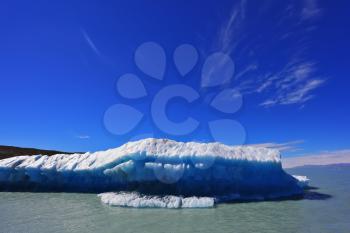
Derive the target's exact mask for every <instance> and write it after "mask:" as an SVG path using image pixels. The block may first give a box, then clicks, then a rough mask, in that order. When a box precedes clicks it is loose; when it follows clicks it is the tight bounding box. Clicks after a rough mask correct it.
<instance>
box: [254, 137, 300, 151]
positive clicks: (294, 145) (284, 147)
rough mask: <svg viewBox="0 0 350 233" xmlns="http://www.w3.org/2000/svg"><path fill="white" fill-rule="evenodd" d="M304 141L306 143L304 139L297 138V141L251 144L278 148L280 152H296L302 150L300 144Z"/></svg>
mask: <svg viewBox="0 0 350 233" xmlns="http://www.w3.org/2000/svg"><path fill="white" fill-rule="evenodd" d="M303 143H304V140H295V141H290V142H284V143H275V142H268V143H260V144H250V145H249V146H254V147H263V148H270V149H276V150H278V151H280V152H296V151H300V150H302V149H301V148H300V147H298V145H300V144H303Z"/></svg>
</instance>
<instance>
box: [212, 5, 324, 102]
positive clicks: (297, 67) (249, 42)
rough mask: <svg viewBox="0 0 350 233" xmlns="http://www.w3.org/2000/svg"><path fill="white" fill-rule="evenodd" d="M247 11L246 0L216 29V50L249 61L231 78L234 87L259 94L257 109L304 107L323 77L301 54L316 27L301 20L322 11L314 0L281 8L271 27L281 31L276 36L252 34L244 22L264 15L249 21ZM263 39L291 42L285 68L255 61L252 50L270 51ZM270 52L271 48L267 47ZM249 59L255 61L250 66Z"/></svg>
mask: <svg viewBox="0 0 350 233" xmlns="http://www.w3.org/2000/svg"><path fill="white" fill-rule="evenodd" d="M263 5H264V6H265V8H266V9H265V11H264V14H266V15H268V14H270V13H271V12H268V10H267V9H269V10H271V8H270V7H268V6H267V5H269V4H265V3H263ZM248 10H249V9H248V4H247V1H246V0H242V1H240V2H238V3H237V4H235V5H234V8H233V10H232V11H231V13H230V15H229V17H228V18H227V21H226V22H225V23H224V24H223V25H222V27H221V28H220V29H219V36H218V40H217V46H216V47H217V48H218V49H219V50H221V51H223V52H225V53H227V54H232V55H234V56H233V57H234V59H235V61H237V60H245V61H246V60H248V62H249V63H248V64H240V67H236V75H235V77H234V78H235V82H236V88H237V89H238V90H239V91H241V93H242V94H245V95H248V94H256V95H260V96H261V98H262V100H261V103H260V106H262V107H265V108H267V107H273V106H277V105H292V104H293V105H300V106H305V103H306V102H307V101H309V100H311V99H312V98H313V97H314V96H315V94H314V93H312V92H314V91H315V90H316V89H318V88H319V87H320V86H322V84H324V82H325V80H324V78H323V77H321V76H320V75H319V74H318V67H317V64H316V63H315V62H312V61H310V60H308V59H305V54H304V53H305V51H307V49H308V45H309V43H308V35H309V34H310V32H311V31H312V30H310V29H312V28H314V27H315V24H314V22H313V21H310V22H304V21H305V20H307V19H312V18H316V16H319V15H320V13H321V8H320V7H319V4H318V2H317V0H301V6H300V5H298V3H296V2H292V3H290V4H286V6H285V8H284V10H283V9H281V10H282V11H281V12H282V13H281V15H280V21H278V22H276V23H275V24H272V25H271V26H276V27H278V28H279V29H281V30H279V31H278V30H276V33H266V34H264V33H262V34H261V33H260V34H258V35H255V34H252V32H251V31H252V30H251V29H250V28H249V25H250V23H249V24H248V23H247V22H249V21H252V20H255V21H256V22H258V21H259V17H264V15H256V17H255V18H254V19H249V20H248V19H247V17H248V14H247V12H248ZM261 12H262V11H261ZM291 22H294V23H291ZM285 26H287V27H285ZM253 31H254V30H253ZM277 31H278V32H277ZM248 35H249V36H248ZM264 36H268V38H269V40H272V41H275V44H278V43H280V42H281V41H283V40H293V41H292V42H291V43H292V44H293V46H295V48H294V47H293V48H288V49H286V51H289V50H290V51H291V52H290V53H289V54H286V55H284V56H285V57H283V58H282V59H284V60H285V61H286V63H285V64H284V65H283V60H282V61H278V62H277V63H276V64H279V63H282V65H281V66H280V67H279V68H278V67H277V68H276V67H275V68H271V67H273V66H270V67H266V66H264V62H262V61H259V60H257V59H256V58H257V57H256V56H255V53H254V49H256V48H262V47H264V50H269V48H268V47H265V46H268V45H267V44H269V43H266V41H265V40H264V39H266V38H264ZM261 38H263V39H262V40H261V41H262V42H260V39H261ZM283 46H285V45H284V44H283ZM270 50H273V49H272V48H270ZM271 54H274V53H271ZM241 56H247V57H241ZM247 58H249V59H247ZM276 59H279V57H276ZM252 60H253V61H255V62H254V63H252V62H251V61H252ZM257 64H259V66H258V65H257Z"/></svg>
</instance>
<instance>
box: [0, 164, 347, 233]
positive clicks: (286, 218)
mask: <svg viewBox="0 0 350 233" xmlns="http://www.w3.org/2000/svg"><path fill="white" fill-rule="evenodd" d="M288 172H289V173H291V174H299V175H307V176H308V177H309V178H310V179H311V183H310V184H311V185H312V186H315V187H318V189H317V190H316V189H314V190H311V191H312V192H317V193H318V194H317V193H314V194H312V193H311V194H310V195H308V198H306V199H304V200H290V201H273V202H251V203H235V204H221V205H218V206H217V207H216V208H213V209H132V208H119V207H110V206H106V205H103V204H102V203H101V202H100V200H99V198H98V197H97V195H95V194H75V193H10V192H2V193H0V232H1V233H2V232H4V233H11V232H16V233H17V232H26V233H29V232H35V233H40V232H84V233H88V232H104V233H108V232H123V233H124V232H133V233H135V232H237V233H239V232H247V233H248V232H249V233H253V232H259V233H263V232H276V233H277V232H278V233H280V232H286V233H288V232H291V233H292V232H293V233H295V232H299V233H302V232H308V233H310V232H315V233H323V232H337V233H342V232H344V233H348V232H350V166H344V165H343V166H325V167H303V168H295V169H290V170H288ZM323 194H327V195H330V196H331V197H329V198H328V196H327V195H323Z"/></svg>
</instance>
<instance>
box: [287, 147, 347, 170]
mask: <svg viewBox="0 0 350 233" xmlns="http://www.w3.org/2000/svg"><path fill="white" fill-rule="evenodd" d="M345 163H350V149H347V150H337V151H325V152H321V153H319V154H313V155H307V156H301V157H291V158H282V166H283V167H284V168H292V167H300V166H305V165H331V164H345Z"/></svg>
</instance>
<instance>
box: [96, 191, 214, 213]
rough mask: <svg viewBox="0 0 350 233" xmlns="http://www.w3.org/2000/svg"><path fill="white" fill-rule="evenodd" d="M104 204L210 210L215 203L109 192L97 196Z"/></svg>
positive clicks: (208, 199)
mask: <svg viewBox="0 0 350 233" xmlns="http://www.w3.org/2000/svg"><path fill="white" fill-rule="evenodd" d="M98 197H100V198H101V201H102V202H103V203H104V204H107V205H110V206H120V207H134V208H170V209H178V208H211V207H214V205H215V201H214V198H211V197H186V198H184V197H181V196H172V195H167V196H151V195H142V194H139V193H137V192H117V193H113V192H109V193H101V194H99V195H98Z"/></svg>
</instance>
